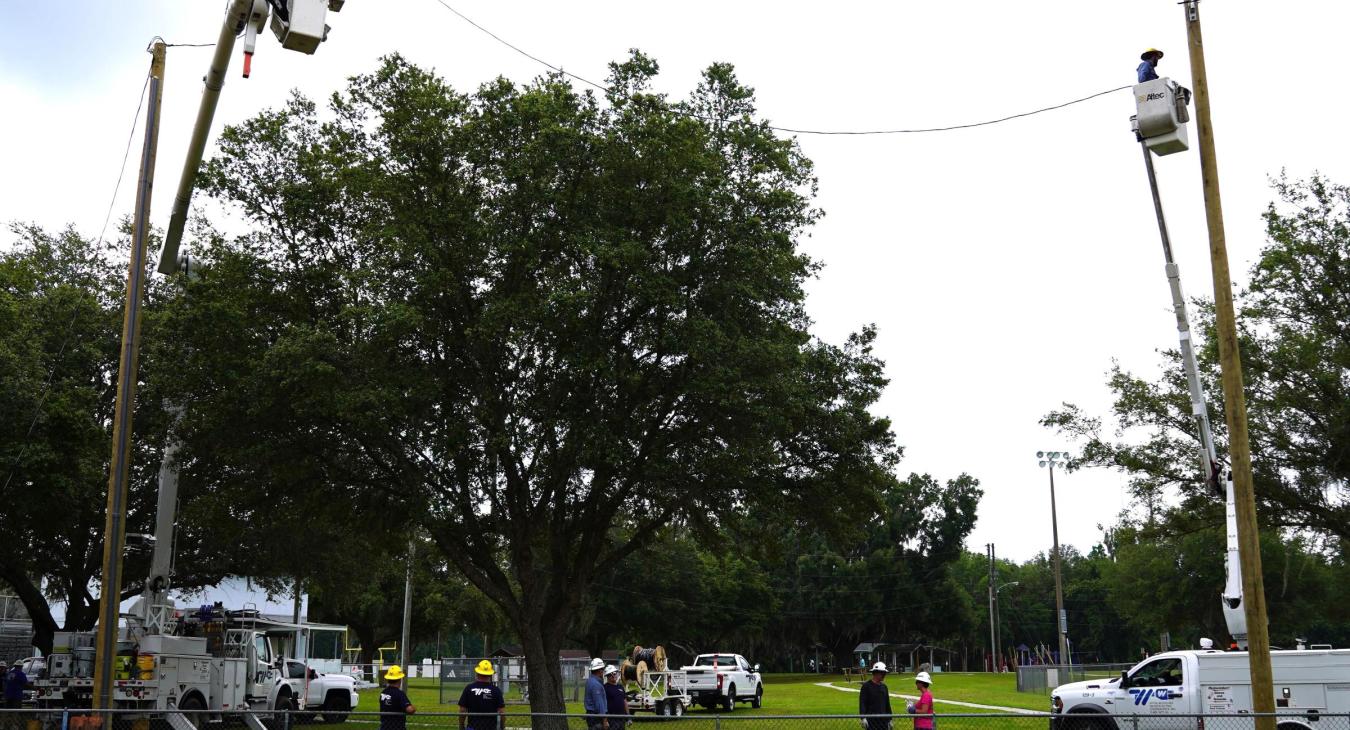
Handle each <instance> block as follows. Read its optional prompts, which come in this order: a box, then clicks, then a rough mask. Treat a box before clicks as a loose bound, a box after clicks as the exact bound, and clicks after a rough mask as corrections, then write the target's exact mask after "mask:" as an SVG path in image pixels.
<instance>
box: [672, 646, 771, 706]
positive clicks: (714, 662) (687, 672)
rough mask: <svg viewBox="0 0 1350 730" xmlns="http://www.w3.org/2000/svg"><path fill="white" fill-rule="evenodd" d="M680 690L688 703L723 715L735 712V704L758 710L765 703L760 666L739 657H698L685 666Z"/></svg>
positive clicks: (730, 655)
mask: <svg viewBox="0 0 1350 730" xmlns="http://www.w3.org/2000/svg"><path fill="white" fill-rule="evenodd" d="M681 671H682V672H684V681H683V686H682V687H679V688H678V689H680V690H683V691H684V692H685V693H686V694H687V695H688V696H689V699H690V701H691V702H692V703H693V704H696V705H702V706H703V707H706V708H708V709H713V708H714V707H721V708H722V711H723V712H731V711H732V710H734V709H736V703H737V702H749V703H750V706H751V707H756V708H757V707H759V706H761V705H762V704H763V702H764V682H763V680H762V679H761V677H760V675H759V665H758V664H755V665H753V666H752V665H751V664H750V663H749V662H747V661H746V660H745V657H743V656H741V655H740V654H699V655H698V656H697V657H695V658H694V663H693V664H691V665H689V666H687V667H684V668H683V669H682V670H681Z"/></svg>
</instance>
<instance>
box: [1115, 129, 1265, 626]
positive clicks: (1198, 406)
mask: <svg viewBox="0 0 1350 730" xmlns="http://www.w3.org/2000/svg"><path fill="white" fill-rule="evenodd" d="M1135 131H1136V134H1137V133H1138V131H1139V126H1138V122H1137V121H1136V122H1135ZM1140 143H1141V144H1140V149H1141V150H1143V153H1144V167H1145V169H1147V170H1148V183H1149V187H1150V189H1151V190H1152V192H1153V211H1154V213H1156V214H1157V217H1158V233H1159V235H1160V236H1161V237H1162V245H1163V258H1164V259H1165V260H1166V265H1165V267H1164V269H1165V271H1166V272H1167V285H1168V287H1170V288H1171V290H1172V310H1173V312H1175V314H1176V318H1177V336H1178V338H1179V339H1180V341H1181V364H1182V369H1183V370H1184V371H1185V372H1186V384H1187V386H1188V388H1189V390H1190V395H1191V418H1192V419H1194V421H1195V428H1196V432H1197V433H1198V434H1199V436H1200V467H1201V470H1202V471H1203V473H1204V476H1205V482H1206V483H1207V484H1208V485H1209V486H1210V489H1211V490H1212V491H1213V493H1215V494H1217V493H1218V492H1219V484H1220V482H1222V483H1223V485H1224V487H1223V491H1224V502H1225V506H1224V511H1225V514H1226V519H1225V526H1226V529H1227V533H1228V545H1227V548H1228V552H1227V558H1226V561H1225V563H1224V567H1225V572H1226V573H1227V580H1226V581H1225V583H1224V589H1223V593H1222V595H1221V601H1222V604H1223V618H1224V622H1225V623H1226V624H1227V625H1228V633H1229V634H1231V635H1232V637H1233V641H1234V642H1235V643H1236V644H1237V645H1238V648H1240V649H1244V650H1245V649H1246V648H1247V615H1246V613H1244V611H1243V607H1242V564H1241V563H1240V562H1239V561H1238V539H1237V502H1236V500H1235V499H1234V496H1233V480H1232V476H1231V475H1225V473H1224V467H1223V464H1222V462H1220V461H1219V457H1218V453H1217V451H1216V450H1215V447H1214V431H1213V429H1212V428H1211V427H1210V422H1209V405H1208V403H1207V401H1206V400H1205V388H1204V384H1203V383H1201V382H1200V368H1199V366H1198V365H1197V364H1196V360H1195V349H1194V347H1193V346H1192V344H1191V325H1190V320H1189V317H1188V316H1187V313H1186V297H1185V295H1184V294H1182V291H1181V270H1180V269H1179V268H1178V267H1177V264H1176V261H1175V260H1173V258H1172V241H1171V238H1170V237H1169V236H1168V233H1167V220H1166V218H1164V217H1163V209H1162V198H1161V197H1160V196H1159V194H1158V178H1157V175H1156V174H1155V173H1154V170H1153V152H1152V151H1151V150H1150V149H1149V147H1148V145H1147V144H1144V140H1143V138H1142V137H1141V139H1140Z"/></svg>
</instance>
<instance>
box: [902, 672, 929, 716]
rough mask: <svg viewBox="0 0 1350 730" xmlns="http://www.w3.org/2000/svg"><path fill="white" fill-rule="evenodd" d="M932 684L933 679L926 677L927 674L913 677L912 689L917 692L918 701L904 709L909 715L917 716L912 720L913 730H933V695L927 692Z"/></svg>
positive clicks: (922, 673) (923, 673) (921, 673)
mask: <svg viewBox="0 0 1350 730" xmlns="http://www.w3.org/2000/svg"><path fill="white" fill-rule="evenodd" d="M932 683H933V678H932V677H929V676H928V672H919V673H918V674H916V675H914V688H915V689H917V690H918V691H919V700H918V701H917V702H910V703H909V704H908V705H906V707H905V710H906V711H907V712H909V714H911V715H918V716H919V717H916V718H914V730H933V693H932V692H929V691H928V686H929V685H931V684H932Z"/></svg>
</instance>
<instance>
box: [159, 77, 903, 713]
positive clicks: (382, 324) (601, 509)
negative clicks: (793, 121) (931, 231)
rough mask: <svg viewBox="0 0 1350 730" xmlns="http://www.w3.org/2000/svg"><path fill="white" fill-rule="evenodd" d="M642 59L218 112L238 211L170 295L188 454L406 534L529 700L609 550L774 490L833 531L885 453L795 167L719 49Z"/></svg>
mask: <svg viewBox="0 0 1350 730" xmlns="http://www.w3.org/2000/svg"><path fill="white" fill-rule="evenodd" d="M656 72H657V67H656V64H655V63H654V62H653V61H651V60H650V59H648V58H646V57H644V56H642V55H641V54H634V55H633V57H632V58H631V59H630V60H628V61H627V62H625V63H621V64H615V65H614V66H613V67H612V73H611V77H610V86H611V88H612V90H611V92H610V93H609V94H608V95H607V97H606V98H605V99H604V100H603V101H602V100H601V99H599V98H597V97H596V96H594V95H593V94H590V93H586V94H581V93H577V92H576V91H575V90H573V89H572V88H571V87H570V86H569V85H568V84H567V83H566V82H565V80H564V79H563V78H561V77H558V76H551V77H546V78H541V79H539V80H537V81H535V82H534V83H531V84H528V85H524V86H518V85H515V84H512V83H510V82H508V81H506V80H498V81H495V82H491V83H488V84H486V85H484V86H483V87H482V88H480V89H478V90H477V91H476V92H474V93H471V94H463V93H459V92H456V91H454V90H453V89H451V88H449V87H448V86H447V85H446V84H445V82H444V81H442V80H441V79H440V78H438V77H437V76H435V75H434V74H432V73H429V72H427V71H425V70H422V69H419V68H417V67H415V66H413V65H411V64H409V63H407V62H405V61H404V60H402V59H401V58H398V57H391V58H389V59H387V60H386V61H385V62H384V63H383V64H382V65H381V67H380V69H379V70H378V71H376V72H375V73H373V74H369V75H365V76H360V77H357V78H355V79H353V80H352V81H351V83H350V85H349V87H348V88H347V89H346V90H345V91H344V92H341V93H339V94H335V95H334V96H333V98H332V100H331V103H330V105H329V110H328V113H327V114H326V115H320V113H319V112H318V109H317V107H316V105H315V104H313V103H312V102H310V101H308V100H306V99H304V98H301V97H299V96H297V97H295V98H294V99H293V100H292V101H291V103H290V104H288V105H287V106H286V107H285V108H284V109H281V110H276V111H269V112H265V113H263V114H261V115H259V116H258V117H256V118H255V119H252V120H250V121H248V122H245V123H244V124H241V125H239V126H236V127H232V128H229V129H227V130H226V131H225V132H224V133H223V134H222V137H221V152H220V154H219V156H217V157H216V158H215V159H214V160H213V161H212V162H211V163H210V164H209V165H208V167H207V169H206V172H205V175H204V180H205V182H206V189H207V190H208V191H210V192H211V193H213V194H214V195H216V196H218V197H220V198H222V199H224V200H226V201H229V202H231V203H233V204H235V205H237V206H238V207H239V209H240V210H241V211H242V212H243V214H244V215H245V216H246V217H247V218H248V219H249V220H250V222H251V223H252V226H253V230H252V232H251V233H249V234H247V235H245V236H242V237H240V238H237V239H225V238H216V239H215V240H213V241H211V242H209V244H208V245H207V246H206V248H205V251H206V266H205V267H204V268H203V271H204V273H203V275H202V278H201V280H200V281H197V282H192V283H189V284H188V286H187V292H188V294H187V296H186V297H185V298H184V300H183V306H182V309H181V311H180V312H179V313H178V314H177V315H176V316H175V317H174V318H171V320H172V321H171V326H173V327H175V334H174V336H173V337H171V338H169V341H170V342H173V343H178V344H176V345H175V346H176V347H178V350H177V351H176V352H175V353H174V360H175V361H176V362H180V363H183V366H182V367H181V368H180V376H181V377H179V378H178V379H177V380H176V383H177V385H178V386H179V387H180V388H181V389H182V390H183V391H184V393H185V397H186V393H191V403H190V406H189V411H188V415H187V417H186V419H185V422H184V430H183V433H184V438H185V440H186V442H187V448H186V450H185V453H186V456H185V462H184V463H185V466H186V468H187V469H188V471H189V472H191V473H192V474H193V475H194V478H196V479H200V480H203V481H204V482H206V483H211V484H215V485H217V486H218V487H219V488H222V489H223V488H228V486H227V485H228V484H230V483H238V482H241V481H245V482H253V483H255V484H264V483H266V482H269V481H270V482H271V483H272V484H273V485H274V488H273V492H280V491H284V490H288V489H296V488H299V489H301V490H303V491H304V492H306V493H314V494H323V495H325V498H326V499H330V500H340V501H341V503H342V504H346V505H349V507H350V509H352V510H353V512H355V513H357V514H360V515H362V516H363V517H368V518H369V519H371V520H374V521H390V522H402V523H404V524H406V525H407V526H408V528H409V529H412V528H413V527H416V529H418V530H421V531H422V533H423V534H425V535H426V536H427V538H428V539H429V540H430V541H431V542H432V543H433V544H434V545H435V546H436V548H437V550H438V551H439V552H440V554H441V555H442V556H443V557H444V558H445V560H446V561H447V562H448V563H449V564H450V565H452V566H453V567H454V568H455V569H456V570H458V571H461V572H462V573H463V574H464V575H465V577H466V578H467V579H468V580H469V581H470V582H471V583H472V584H473V585H474V586H475V588H477V589H478V590H479V591H481V592H482V593H483V594H484V595H485V596H486V597H487V598H489V599H490V600H492V601H493V602H494V603H496V604H497V605H498V606H499V607H500V608H501V610H502V611H503V613H504V614H505V615H506V617H507V618H508V620H509V621H510V622H511V625H512V628H513V630H514V631H515V632H516V634H517V635H518V637H519V638H520V640H521V641H522V643H523V645H524V647H525V650H526V655H527V662H528V665H529V671H530V676H531V689H532V692H531V696H532V703H533V704H534V706H535V708H536V709H538V710H549V711H556V710H560V709H561V707H562V704H561V701H562V698H561V693H560V691H559V690H558V679H559V677H558V667H557V664H556V662H554V661H552V660H550V659H548V657H554V656H557V651H558V649H559V648H560V642H561V640H562V637H563V636H565V634H566V632H567V630H568V629H569V628H570V627H571V625H572V623H573V621H574V619H575V618H576V617H577V614H578V611H579V609H580V608H581V607H582V606H583V604H585V603H587V602H588V601H589V600H592V599H591V598H590V593H591V588H592V586H593V584H594V582H595V581H596V579H597V576H599V575H602V574H604V573H605V572H606V571H608V570H609V569H610V568H611V567H612V566H613V565H614V564H616V563H617V562H618V561H622V560H623V558H624V557H626V556H628V555H630V554H632V553H634V552H635V551H638V550H640V549H641V548H642V547H643V546H644V545H647V544H649V543H651V542H652V541H653V540H654V539H656V538H657V537H658V536H659V535H660V534H661V533H662V532H663V531H666V530H690V531H694V532H705V533H706V532H710V531H712V530H716V529H718V528H719V527H721V526H724V525H726V524H727V523H728V522H729V521H734V520H736V519H737V518H738V515H743V514H744V513H745V512H746V511H747V510H751V509H754V508H756V507H758V506H764V505H769V506H771V507H772V509H773V510H774V511H776V512H778V513H780V514H784V515H787V516H789V517H790V518H791V519H794V520H796V521H797V522H799V523H800V524H804V525H812V526H813V527H815V528H818V529H824V530H843V529H849V528H850V525H851V523H852V521H853V520H854V517H855V516H856V515H858V514H859V513H860V512H859V511H860V510H861V513H863V514H866V513H868V512H869V511H871V510H875V509H876V508H877V507H878V506H879V499H878V495H879V493H880V490H881V489H882V488H883V487H885V486H886V485H888V484H891V483H892V482H893V481H894V477H893V476H892V474H891V467H892V466H893V465H894V463H895V461H896V459H898V456H899V453H898V449H897V448H896V446H895V445H894V443H893V441H892V436H891V433H890V430H889V424H888V422H887V421H886V420H885V419H881V418H877V417H875V416H873V415H872V414H871V413H870V412H869V410H868V409H869V407H870V406H871V405H872V404H873V403H874V402H875V400H876V398H877V396H878V394H879V393H880V390H881V388H882V387H883V385H884V382H885V381H884V377H883V375H882V364H881V363H880V362H879V361H878V360H877V359H876V358H875V357H874V356H873V355H872V352H871V343H872V341H873V338H874V337H875V333H874V332H873V331H872V330H871V329H870V328H863V329H861V330H860V331H859V332H858V333H857V334H856V335H854V336H853V337H851V338H849V340H848V341H847V342H846V343H844V344H843V345H831V344H828V343H825V342H821V341H819V340H817V339H815V338H813V337H811V335H810V334H809V332H808V328H809V324H810V323H809V320H808V318H807V316H806V314H805V311H804V307H803V302H804V293H803V290H802V283H803V281H804V280H805V279H806V278H807V277H808V276H810V275H811V274H812V272H813V271H814V269H815V264H814V263H812V262H811V261H810V260H808V259H807V258H806V257H805V256H803V255H802V254H800V253H799V252H798V251H797V242H798V240H799V239H800V237H801V236H803V235H805V233H806V231H807V229H808V227H809V226H810V224H811V223H812V222H813V221H814V220H815V219H816V218H817V217H818V215H819V212H818V211H816V210H815V209H814V208H812V207H811V196H812V195H813V192H814V188H815V180H814V178H813V177H812V175H811V166H810V163H809V161H808V160H806V158H805V157H803V156H802V154H801V153H800V151H799V150H798V149H797V147H796V145H795V143H793V142H792V141H789V140H782V139H779V138H777V137H776V136H775V135H774V134H773V133H772V131H771V130H770V129H769V128H768V127H767V126H766V124H765V123H764V122H762V121H758V120H756V119H755V118H754V115H755V111H754V106H753V96H752V93H751V90H750V89H748V88H746V87H744V86H742V85H741V84H740V83H739V82H738V81H737V80H736V78H735V76H734V74H733V73H732V70H731V68H730V67H728V66H725V65H714V66H712V67H710V68H709V69H708V70H707V71H706V72H705V74H704V76H703V80H702V82H701V83H700V84H699V85H698V87H697V88H696V89H695V90H694V92H693V93H692V94H691V96H690V98H689V99H688V100H686V101H681V102H672V101H670V100H668V99H666V98H665V97H663V96H661V95H658V94H654V93H651V92H649V91H648V90H647V84H648V83H649V81H650V79H651V78H652V77H653V76H654V75H655V74H656ZM283 499H284V497H283ZM303 499H309V497H303Z"/></svg>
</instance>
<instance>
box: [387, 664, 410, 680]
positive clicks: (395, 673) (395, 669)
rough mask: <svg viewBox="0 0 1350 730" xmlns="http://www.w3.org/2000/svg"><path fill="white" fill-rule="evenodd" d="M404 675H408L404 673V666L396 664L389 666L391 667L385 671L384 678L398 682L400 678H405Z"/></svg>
mask: <svg viewBox="0 0 1350 730" xmlns="http://www.w3.org/2000/svg"><path fill="white" fill-rule="evenodd" d="M404 676H406V675H404V674H403V667H400V666H399V665H397V664H395V665H394V666H392V667H389V669H388V670H386V671H385V673H384V678H385V679H387V680H389V681H390V682H396V681H398V680H400V679H403V677H404Z"/></svg>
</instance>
